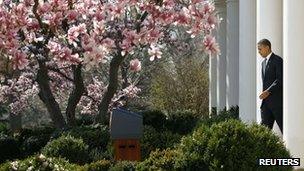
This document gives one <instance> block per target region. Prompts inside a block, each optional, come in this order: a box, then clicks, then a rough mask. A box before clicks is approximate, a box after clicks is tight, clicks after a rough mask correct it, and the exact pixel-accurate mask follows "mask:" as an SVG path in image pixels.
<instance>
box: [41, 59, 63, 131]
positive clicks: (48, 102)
mask: <svg viewBox="0 0 304 171" xmlns="http://www.w3.org/2000/svg"><path fill="white" fill-rule="evenodd" d="M49 80H50V78H49V76H48V71H47V68H46V66H45V64H44V63H43V62H41V61H39V69H38V73H37V83H38V86H39V88H40V91H39V94H38V95H39V97H40V99H41V100H42V102H43V103H44V105H45V106H46V108H47V110H48V112H49V114H50V117H51V119H52V121H53V122H54V125H55V126H56V127H57V128H63V127H65V125H66V123H65V120H64V118H63V115H62V113H61V110H60V107H59V104H58V103H57V101H56V100H55V98H54V95H53V93H52V91H51V88H50V84H49Z"/></svg>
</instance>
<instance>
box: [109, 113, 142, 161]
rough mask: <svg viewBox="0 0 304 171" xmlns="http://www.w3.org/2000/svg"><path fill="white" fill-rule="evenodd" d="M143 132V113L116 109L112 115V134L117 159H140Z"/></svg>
mask: <svg viewBox="0 0 304 171" xmlns="http://www.w3.org/2000/svg"><path fill="white" fill-rule="evenodd" d="M142 132H143V118H142V115H140V114H137V113H134V112H130V111H128V110H124V109H121V108H117V109H114V110H113V112H112V114H111V117H110V134H111V138H112V139H113V142H114V152H115V156H114V158H115V160H130V161H139V160H140V159H141V155H140V144H139V140H140V138H141V136H142Z"/></svg>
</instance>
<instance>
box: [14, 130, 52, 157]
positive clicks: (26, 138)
mask: <svg viewBox="0 0 304 171" xmlns="http://www.w3.org/2000/svg"><path fill="white" fill-rule="evenodd" d="M54 131H55V128H53V127H49V126H45V127H34V128H30V129H29V128H25V129H22V130H21V132H20V134H19V135H18V136H17V137H18V141H19V143H20V150H21V153H22V155H23V156H29V155H33V154H35V153H37V152H39V151H40V150H41V149H42V148H43V147H44V146H45V145H46V144H47V143H48V141H49V140H50V138H51V136H52V134H53V132H54Z"/></svg>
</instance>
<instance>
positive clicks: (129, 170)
mask: <svg viewBox="0 0 304 171" xmlns="http://www.w3.org/2000/svg"><path fill="white" fill-rule="evenodd" d="M136 165H137V162H132V161H118V162H117V163H115V165H114V166H112V167H111V168H110V171H135V169H136Z"/></svg>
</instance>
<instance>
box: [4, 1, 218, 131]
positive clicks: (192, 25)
mask: <svg viewBox="0 0 304 171" xmlns="http://www.w3.org/2000/svg"><path fill="white" fill-rule="evenodd" d="M0 3H1V7H0V23H1V25H0V57H1V63H0V64H1V65H2V66H5V67H6V68H8V70H10V71H11V72H10V75H11V77H6V78H5V79H2V80H1V85H0V89H1V92H0V103H8V104H9V107H10V110H11V112H13V113H15V114H18V113H20V112H22V110H23V109H24V108H26V106H27V104H28V99H29V98H30V97H32V96H34V95H37V94H38V96H39V98H40V99H41V100H42V102H43V103H44V104H45V106H46V108H47V110H48V112H49V114H50V116H51V119H52V120H53V122H54V124H55V125H56V126H57V127H64V126H65V125H66V121H65V119H64V117H63V114H62V111H65V115H66V118H67V123H68V124H70V125H73V124H75V111H76V107H77V106H79V107H81V108H82V112H84V113H98V114H97V121H99V122H105V121H106V119H107V117H106V116H107V112H108V110H109V107H111V106H113V105H115V104H117V102H118V101H119V100H120V99H121V97H124V96H129V97H134V96H135V95H136V93H137V92H138V91H139V90H138V89H137V88H136V86H135V85H134V84H130V85H129V86H127V87H126V88H125V89H122V90H120V91H119V92H117V88H118V85H119V82H120V80H119V79H118V78H119V76H118V73H119V69H120V66H121V65H122V64H123V63H125V62H128V61H126V59H130V56H131V57H132V58H133V59H132V58H131V60H129V64H128V66H127V68H128V69H129V70H131V71H134V72H138V71H140V70H141V63H140V61H139V60H138V59H137V58H136V55H134V54H135V52H136V51H141V52H147V54H148V55H149V56H148V58H149V59H150V60H151V61H154V60H157V59H158V58H161V55H162V51H164V50H166V41H168V40H170V39H172V37H171V36H170V35H171V34H170V31H169V29H168V28H170V26H183V27H185V28H187V32H188V33H189V34H191V36H192V37H194V36H196V35H198V34H204V36H205V38H204V40H203V42H201V48H203V49H204V50H205V52H206V53H208V54H216V53H218V52H219V47H218V44H217V43H216V41H215V38H214V37H213V36H212V35H211V33H212V30H213V29H215V28H216V26H217V24H218V23H219V19H218V17H217V14H216V11H215V8H214V5H213V3H212V2H209V1H207V0H151V1H147V0H99V1H98V0H44V1H42V0H13V1H11V0H0ZM106 63H108V64H109V66H110V67H109V71H108V73H107V74H108V78H109V80H108V83H107V84H106V83H103V82H102V81H101V80H99V79H98V73H96V72H94V69H96V68H100V67H103V66H104V65H105V64H106ZM84 73H91V75H94V74H95V75H96V77H93V78H91V79H88V78H85V77H84ZM63 94H65V96H64V97H65V99H62V97H63ZM62 104H65V105H64V107H65V109H62V107H61V106H62Z"/></svg>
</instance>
